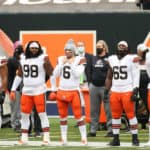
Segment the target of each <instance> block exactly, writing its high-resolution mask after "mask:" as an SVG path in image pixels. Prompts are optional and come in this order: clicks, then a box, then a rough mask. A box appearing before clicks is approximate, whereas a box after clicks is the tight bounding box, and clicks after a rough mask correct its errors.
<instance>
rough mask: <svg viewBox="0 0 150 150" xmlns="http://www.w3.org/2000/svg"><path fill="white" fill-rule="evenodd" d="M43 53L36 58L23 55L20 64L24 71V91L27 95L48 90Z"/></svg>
mask: <svg viewBox="0 0 150 150" xmlns="http://www.w3.org/2000/svg"><path fill="white" fill-rule="evenodd" d="M46 56H47V55H45V54H42V55H40V56H38V57H35V58H28V59H26V58H25V57H23V56H22V57H21V60H20V64H21V67H22V72H23V85H24V87H23V93H24V94H27V95H39V94H41V93H44V92H46V84H45V76H46V73H45V70H44V58H45V57H46Z"/></svg>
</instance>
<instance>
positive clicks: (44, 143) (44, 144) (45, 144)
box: [42, 141, 50, 146]
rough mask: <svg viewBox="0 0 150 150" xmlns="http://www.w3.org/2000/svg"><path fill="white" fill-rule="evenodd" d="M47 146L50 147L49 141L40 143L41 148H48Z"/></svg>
mask: <svg viewBox="0 0 150 150" xmlns="http://www.w3.org/2000/svg"><path fill="white" fill-rule="evenodd" d="M48 145H50V142H49V141H43V142H42V146H48Z"/></svg>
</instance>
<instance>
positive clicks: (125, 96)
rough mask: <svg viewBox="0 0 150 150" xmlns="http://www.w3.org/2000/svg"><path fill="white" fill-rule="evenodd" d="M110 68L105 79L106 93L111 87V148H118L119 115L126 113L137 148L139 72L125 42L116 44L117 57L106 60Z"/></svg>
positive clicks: (133, 142) (133, 141) (113, 56)
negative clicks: (136, 113) (136, 105)
mask: <svg viewBox="0 0 150 150" xmlns="http://www.w3.org/2000/svg"><path fill="white" fill-rule="evenodd" d="M108 61H109V65H110V68H109V70H108V74H107V78H106V89H107V90H105V95H106V93H107V94H108V89H109V88H110V87H111V92H110V105H111V111H112V128H113V134H114V138H113V140H112V141H111V142H110V143H109V144H110V145H111V146H120V139H119V132H120V127H121V115H122V113H123V111H124V112H125V113H126V115H127V118H128V120H129V124H130V130H131V134H132V145H134V146H138V145H139V140H138V129H137V126H138V123H137V118H136V116H135V100H136V97H137V94H138V87H139V70H138V66H137V63H136V62H134V55H131V54H129V50H128V44H127V42H126V41H120V42H119V43H118V50H117V55H112V56H110V57H109V58H108Z"/></svg>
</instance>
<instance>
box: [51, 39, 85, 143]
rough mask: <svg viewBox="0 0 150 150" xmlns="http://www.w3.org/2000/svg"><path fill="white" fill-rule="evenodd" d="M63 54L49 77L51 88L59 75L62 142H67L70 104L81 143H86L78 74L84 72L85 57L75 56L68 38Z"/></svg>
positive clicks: (73, 48) (58, 95) (73, 47)
mask: <svg viewBox="0 0 150 150" xmlns="http://www.w3.org/2000/svg"><path fill="white" fill-rule="evenodd" d="M64 50H65V56H60V57H59V58H58V64H57V66H56V68H55V69H54V72H53V75H54V76H53V78H51V84H52V89H54V88H55V87H56V83H55V78H56V77H60V80H59V86H58V91H57V96H56V99H57V107H58V112H59V116H60V129H61V140H62V144H63V145H65V144H67V128H68V125H67V117H68V107H69V105H71V107H72V111H73V114H74V117H75V119H76V120H77V125H78V127H79V131H80V134H81V141H82V144H84V145H86V144H87V135H86V126H85V122H84V119H83V117H82V107H81V102H80V97H79V86H80V76H81V75H82V74H83V73H84V69H85V58H83V57H80V56H75V51H76V46H75V44H74V41H73V40H71V39H70V40H69V41H68V42H67V43H66V44H65V47H64Z"/></svg>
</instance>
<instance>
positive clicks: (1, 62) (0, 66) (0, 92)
mask: <svg viewBox="0 0 150 150" xmlns="http://www.w3.org/2000/svg"><path fill="white" fill-rule="evenodd" d="M7 76H8V68H7V59H6V57H5V56H4V57H2V56H0V128H1V125H2V105H3V103H4V99H5V92H6V90H7Z"/></svg>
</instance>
